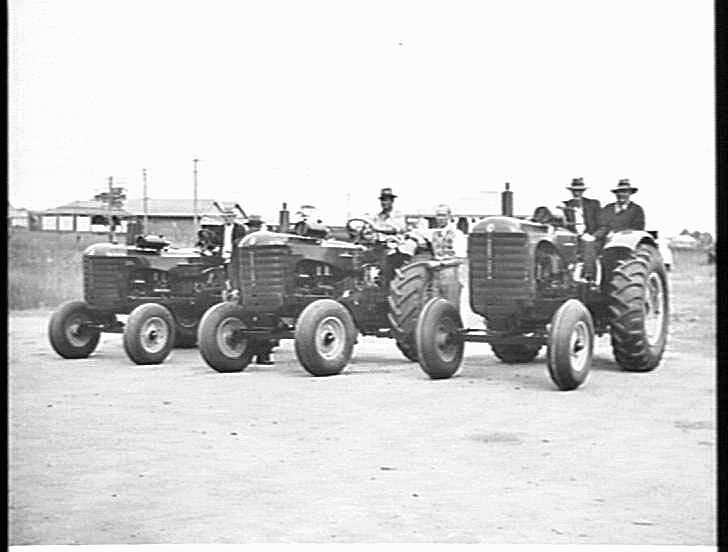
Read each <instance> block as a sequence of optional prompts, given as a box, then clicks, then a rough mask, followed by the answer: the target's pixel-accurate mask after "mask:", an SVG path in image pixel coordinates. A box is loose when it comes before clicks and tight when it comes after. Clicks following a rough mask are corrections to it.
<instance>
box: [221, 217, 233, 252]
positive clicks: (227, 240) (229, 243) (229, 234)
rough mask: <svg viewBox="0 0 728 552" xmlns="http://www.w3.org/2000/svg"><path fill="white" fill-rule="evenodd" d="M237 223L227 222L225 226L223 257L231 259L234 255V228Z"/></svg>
mask: <svg viewBox="0 0 728 552" xmlns="http://www.w3.org/2000/svg"><path fill="white" fill-rule="evenodd" d="M234 226H235V225H233V224H226V225H225V226H223V238H222V258H223V260H225V261H229V260H230V258H231V257H232V256H233V228H234Z"/></svg>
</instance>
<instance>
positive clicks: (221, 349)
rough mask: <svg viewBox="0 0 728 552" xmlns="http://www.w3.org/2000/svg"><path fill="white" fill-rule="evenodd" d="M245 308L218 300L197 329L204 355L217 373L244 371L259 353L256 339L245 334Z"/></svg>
mask: <svg viewBox="0 0 728 552" xmlns="http://www.w3.org/2000/svg"><path fill="white" fill-rule="evenodd" d="M244 313H245V311H244V310H243V308H242V307H240V306H239V305H236V304H235V303H229V302H223V303H218V304H217V305H214V306H212V307H210V308H209V309H207V312H205V314H204V315H202V319H201V320H200V325H199V328H198V332H197V342H198V343H199V347H200V354H201V355H202V358H203V359H204V360H205V362H206V363H207V364H208V366H210V368H212V369H213V370H215V371H217V372H222V373H228V372H242V371H243V370H245V368H246V367H247V366H248V364H250V361H251V360H252V359H253V356H254V355H255V353H256V347H255V342H254V340H253V339H250V338H248V337H246V336H245V334H244V330H245V329H246V327H245V323H244V322H243V315H244Z"/></svg>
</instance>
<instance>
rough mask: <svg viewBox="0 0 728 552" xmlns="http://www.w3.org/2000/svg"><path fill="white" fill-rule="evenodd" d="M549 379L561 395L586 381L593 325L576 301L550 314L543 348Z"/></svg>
mask: <svg viewBox="0 0 728 552" xmlns="http://www.w3.org/2000/svg"><path fill="white" fill-rule="evenodd" d="M547 347H548V348H547V356H548V369H549V375H550V376H551V379H552V381H553V382H554V383H555V384H556V386H557V387H558V388H559V389H561V390H562V391H570V390H572V389H576V388H577V387H579V386H580V385H581V384H582V383H584V382H585V381H586V378H587V376H588V375H589V370H590V368H591V362H592V356H593V354H594V321H593V320H592V316H591V313H590V312H589V310H588V309H587V308H586V307H585V306H584V304H583V303H582V302H581V301H579V300H577V299H569V300H568V301H566V302H565V303H564V304H563V305H561V306H560V307H559V308H558V310H557V311H556V312H555V313H554V315H553V317H552V318H551V326H550V330H549V335H548V344H547Z"/></svg>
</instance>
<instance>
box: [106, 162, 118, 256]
mask: <svg viewBox="0 0 728 552" xmlns="http://www.w3.org/2000/svg"><path fill="white" fill-rule="evenodd" d="M113 196H114V177H113V176H110V177H109V201H108V202H107V204H106V205H107V206H108V210H107V212H108V215H109V241H110V242H111V243H114V242H115V241H116V236H114V219H113V217H112V215H111V212H112V209H113V201H111V198H112V197H113Z"/></svg>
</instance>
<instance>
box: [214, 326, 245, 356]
mask: <svg viewBox="0 0 728 552" xmlns="http://www.w3.org/2000/svg"><path fill="white" fill-rule="evenodd" d="M244 329H245V325H244V324H243V322H242V320H240V319H239V318H236V317H234V316H231V317H228V318H226V319H225V320H223V321H222V322H221V323H220V325H219V326H218V329H217V345H218V348H219V349H220V351H221V352H222V353H223V354H224V355H225V356H227V357H229V358H239V357H241V356H242V355H243V353H244V352H245V349H246V348H247V346H248V340H247V338H246V337H245V334H244V332H243V330H244Z"/></svg>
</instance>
